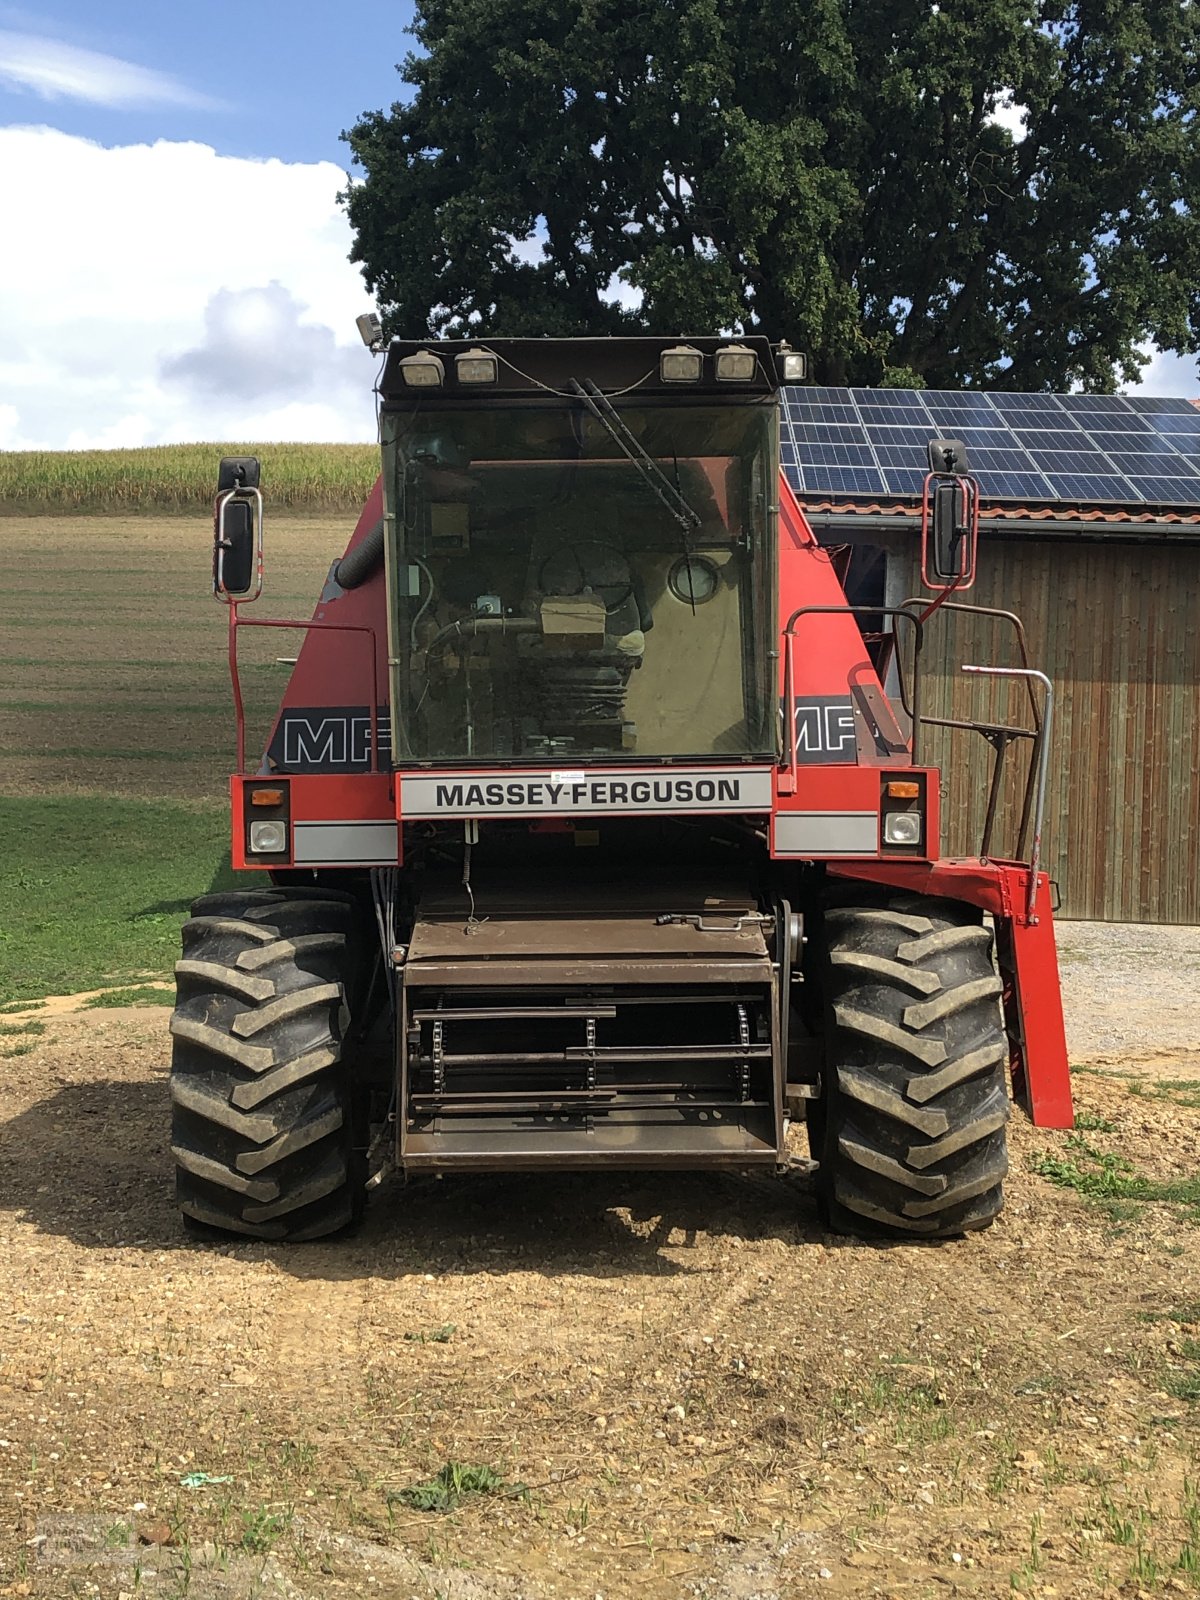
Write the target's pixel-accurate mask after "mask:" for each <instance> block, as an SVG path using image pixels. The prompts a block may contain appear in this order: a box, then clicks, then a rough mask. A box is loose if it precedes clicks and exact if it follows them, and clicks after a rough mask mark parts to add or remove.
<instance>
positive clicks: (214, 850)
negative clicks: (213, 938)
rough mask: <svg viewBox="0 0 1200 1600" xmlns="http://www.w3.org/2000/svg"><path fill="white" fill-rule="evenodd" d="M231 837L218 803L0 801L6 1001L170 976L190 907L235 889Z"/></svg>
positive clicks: (1, 978)
mask: <svg viewBox="0 0 1200 1600" xmlns="http://www.w3.org/2000/svg"><path fill="white" fill-rule="evenodd" d="M228 829H229V822H228V813H227V809H226V807H224V806H223V805H221V804H214V805H212V806H210V807H207V808H201V807H197V806H193V805H188V804H186V803H183V802H174V801H168V800H135V799H115V798H111V799H110V798H100V797H92V796H83V797H79V798H74V797H67V798H50V799H6V798H3V797H0V837H2V838H3V839H4V841H5V849H4V854H3V858H2V859H0V1004H10V1003H12V1002H17V1001H30V1000H37V999H40V998H41V997H42V996H44V995H51V994H76V993H78V992H79V991H81V990H86V989H101V988H109V987H112V986H114V985H122V986H131V987H141V986H143V985H144V984H145V982H146V980H148V979H151V980H152V979H159V978H162V979H166V978H168V977H169V975H170V971H171V966H172V963H173V962H174V960H175V958H176V955H177V954H178V944H179V926H180V924H181V923H182V921H183V920H184V917H185V916H186V914H187V909H188V905H189V902H190V901H191V900H193V899H194V898H195V897H196V896H197V895H199V894H203V893H205V892H206V891H207V890H208V889H210V888H212V887H219V886H221V885H225V884H230V883H232V882H233V881H234V880H233V874H232V873H231V872H230V871H229V869H228V866H227V861H228V836H229V835H228ZM238 877H239V880H244V881H245V883H246V884H247V886H249V885H250V884H252V883H254V882H256V881H258V879H257V876H256V875H254V874H239V875H238ZM121 1003H123V1004H124V1003H128V1002H125V1001H122V1002H121ZM16 1048H17V1049H23V1048H27V1046H26V1045H25V1044H24V1043H22V1044H21V1045H18V1046H17V1047H16Z"/></svg>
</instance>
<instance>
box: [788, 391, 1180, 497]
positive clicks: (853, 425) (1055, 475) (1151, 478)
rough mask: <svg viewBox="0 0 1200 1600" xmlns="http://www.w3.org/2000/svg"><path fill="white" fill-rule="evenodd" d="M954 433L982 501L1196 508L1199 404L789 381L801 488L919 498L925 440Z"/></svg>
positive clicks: (791, 460)
mask: <svg viewBox="0 0 1200 1600" xmlns="http://www.w3.org/2000/svg"><path fill="white" fill-rule="evenodd" d="M935 438H936V439H945V438H951V439H961V440H962V442H963V443H964V444H965V445H966V447H967V463H968V467H969V470H970V471H971V473H972V474H973V475H974V476H975V477H976V478H978V480H979V488H980V494H981V496H982V497H983V498H984V499H986V500H1021V501H1039V502H1043V501H1048V500H1067V501H1071V502H1072V503H1079V502H1083V503H1091V502H1098V503H1100V504H1111V503H1115V504H1119V505H1156V506H1173V505H1195V504H1200V409H1198V408H1197V407H1196V406H1193V405H1192V404H1191V402H1190V401H1188V400H1184V399H1158V398H1150V397H1143V396H1140V395H1092V394H1015V393H1014V394H1005V393H1001V392H996V393H991V394H982V393H978V392H972V391H961V390H932V389H923V390H914V389H831V388H817V387H813V388H787V389H785V390H784V391H783V442H782V449H783V466H784V470H785V471H786V473H787V476H788V480H789V481H790V483H791V485H792V487H793V488H794V489H795V490H796V491H797V492H798V493H799V494H802V495H809V496H811V495H813V494H820V495H871V496H883V497H887V498H903V499H906V500H911V499H912V498H913V497H914V496H918V497H919V496H920V493H921V485H922V483H923V481H924V478H925V473H926V472H927V470H928V466H927V462H928V451H927V447H928V444H929V441H930V439H935Z"/></svg>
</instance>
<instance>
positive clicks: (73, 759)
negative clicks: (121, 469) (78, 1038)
mask: <svg viewBox="0 0 1200 1600" xmlns="http://www.w3.org/2000/svg"><path fill="white" fill-rule="evenodd" d="M0 460H3V457H0ZM208 465H209V469H210V476H211V467H212V461H211V455H210V459H209V462H208ZM354 521H355V514H354V513H347V514H346V515H343V516H316V517H298V516H292V517H290V518H289V517H287V516H284V517H280V518H275V517H270V518H269V520H268V525H267V535H266V537H267V562H268V574H267V590H266V593H265V594H264V596H263V598H262V600H261V601H260V602H259V605H260V607H267V606H269V607H270V608H271V610H270V614H271V615H274V616H285V617H286V616H296V617H298V618H304V617H307V616H308V615H310V614H311V610H312V604H313V600H314V598H315V596H316V594H317V593H318V592H319V590H320V586H321V582H322V581H323V579H324V576H325V574H326V572H327V571H328V568H329V564H330V561H331V560H333V559H334V557H335V555H337V554H340V553H341V550H342V549H343V548H344V545H345V542H346V539H347V537H348V535H349V533H350V531H351V530H352V528H353V526H354ZM0 538H2V542H3V548H4V552H5V560H6V566H7V581H6V583H5V585H4V589H3V592H2V594H0V749H3V751H4V763H3V767H2V768H0V836H2V837H3V839H4V841H5V850H4V852H3V856H2V858H0V918H2V919H3V920H2V926H3V937H0V1004H2V1003H3V1002H4V1001H6V1000H13V999H19V998H23V997H25V996H26V995H29V994H32V993H34V992H38V989H39V985H48V986H50V987H49V988H47V987H42V988H41V990H40V992H42V993H46V992H55V993H61V992H65V991H66V990H68V989H91V988H95V987H98V986H99V985H100V983H101V982H102V981H103V980H104V979H106V978H111V979H112V981H113V982H123V981H125V980H126V979H131V980H132V979H134V978H136V977H137V975H138V974H143V975H144V974H145V973H146V972H147V971H154V972H156V973H157V974H158V975H159V976H161V975H162V974H163V973H165V972H168V971H169V969H170V964H171V961H172V960H173V955H174V945H175V940H176V932H177V927H178V922H179V920H180V917H181V915H182V912H183V909H184V902H185V901H186V900H187V899H189V898H190V897H192V896H194V895H196V894H199V893H203V892H204V891H205V890H206V889H207V888H209V886H210V884H212V883H213V882H215V881H219V875H220V873H221V872H222V870H223V863H224V861H225V857H226V854H227V835H228V823H227V816H226V795H227V778H228V774H229V772H230V771H231V770H232V767H233V751H234V743H233V733H234V721H233V709H232V701H231V698H230V686H229V674H228V670H227V665H226V634H227V626H226V624H227V614H226V611H225V608H224V606H223V605H221V604H219V603H218V602H217V601H216V600H214V598H213V595H212V592H211V581H210V563H211V549H212V545H211V540H212V534H211V517H210V516H207V515H205V514H204V513H203V512H201V513H199V514H198V515H196V516H194V517H178V516H163V515H156V516H154V517H145V518H136V519H124V518H119V517H66V516H52V517H40V516H39V517H21V518H18V517H7V518H4V519H2V520H0ZM300 637H301V636H300V635H299V634H298V633H297V634H296V635H290V634H287V633H275V632H274V630H249V632H248V634H247V635H246V636H245V640H244V643H243V646H242V655H243V662H244V671H243V690H244V692H245V694H246V696H247V710H248V713H249V727H250V746H249V747H251V748H252V747H253V741H254V739H255V738H257V739H258V740H259V741H260V743H261V740H262V738H263V737H264V736H265V734H266V731H267V729H268V727H269V724H270V720H271V715H272V712H273V709H274V706H275V704H276V703H277V701H278V698H279V695H280V692H281V690H282V687H283V684H284V682H285V681H286V677H287V668H286V667H285V666H281V665H279V664H278V662H277V659H276V658H277V656H279V655H286V654H288V653H293V654H294V649H295V645H296V644H298V642H299V640H300ZM164 907H168V908H169V909H164ZM146 908H150V909H146ZM154 908H157V909H154ZM139 913H141V914H140V915H139ZM154 919H157V920H154Z"/></svg>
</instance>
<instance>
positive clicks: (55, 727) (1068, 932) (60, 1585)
mask: <svg viewBox="0 0 1200 1600" xmlns="http://www.w3.org/2000/svg"><path fill="white" fill-rule="evenodd" d="M352 521H353V516H352V514H351V513H347V514H345V515H339V516H336V517H334V516H329V517H308V518H305V517H300V516H295V515H293V516H290V517H287V516H285V517H281V518H273V519H272V520H271V521H270V522H269V525H268V576H267V584H268V588H267V594H266V595H265V597H264V601H263V602H262V605H263V606H264V608H265V607H268V606H269V607H270V613H271V614H276V615H299V616H304V615H305V614H307V610H308V608H309V605H310V602H311V599H312V596H313V594H314V593H315V592H316V590H317V588H318V587H319V584H320V581H321V579H322V578H323V576H324V574H325V572H326V570H327V568H328V565H329V562H330V560H331V559H332V558H333V556H334V555H335V554H336V553H338V551H340V548H341V546H342V544H343V542H344V539H345V536H346V534H347V533H348V531H349V528H350V526H351V525H352ZM0 528H2V529H3V539H4V548H5V552H6V555H7V556H8V583H7V585H6V588H5V592H4V596H3V599H2V600H0V608H2V610H0V641H2V642H0V699H2V700H3V705H4V709H3V713H2V715H3V723H2V725H0V740H2V743H3V749H4V751H5V757H6V760H5V765H4V768H3V770H2V771H0V836H2V837H3V840H4V846H5V848H4V850H3V852H2V854H0V1129H2V1130H3V1132H2V1136H0V1330H2V1333H0V1595H3V1596H14V1597H22V1600H24V1597H34V1600H38V1597H49V1600H59V1597H67V1596H81V1597H82V1596H87V1595H100V1596H105V1597H110V1600H121V1597H122V1596H124V1597H126V1600H134V1597H135V1596H136V1597H137V1600H141V1597H142V1596H152V1597H154V1600H159V1597H162V1600H257V1597H262V1600H326V1597H331V1600H332V1597H335V1596H351V1595H353V1596H359V1595H363V1594H372V1595H376V1596H380V1597H382V1600H413V1597H420V1600H433V1597H435V1596H445V1597H447V1600H521V1597H529V1600H576V1597H582V1600H590V1597H593V1596H603V1597H605V1600H626V1597H629V1596H634V1595H636V1596H639V1597H641V1596H645V1597H647V1600H799V1597H809V1596H812V1595H828V1596H831V1597H836V1600H858V1597H860V1596H879V1597H904V1600H910V1597H911V1600H918V1597H920V1600H928V1597H933V1596H942V1595H946V1596H955V1595H961V1596H972V1597H975V1596H986V1597H998V1596H1002V1595H1011V1594H1013V1593H1019V1594H1023V1595H1028V1596H1033V1597H1042V1600H1069V1597H1075V1596H1105V1597H1115V1596H1120V1597H1128V1600H1140V1597H1141V1596H1143V1595H1150V1596H1156V1597H1157V1596H1159V1595H1162V1596H1166V1597H1169V1596H1172V1595H1176V1594H1182V1595H1185V1596H1186V1595H1187V1594H1200V1168H1198V1162H1197V1154H1196V1152H1197V1148H1198V1147H1200V1037H1198V1035H1200V1027H1198V1025H1197V1015H1196V1001H1195V994H1196V989H1197V980H1198V978H1200V930H1195V929H1187V928H1171V929H1122V928H1113V927H1100V926H1095V925H1084V924H1067V925H1065V926H1064V928H1063V930H1062V946H1063V971H1064V980H1065V985H1066V994H1067V1002H1068V1024H1069V1031H1070V1038H1071V1046H1072V1056H1073V1060H1074V1062H1075V1064H1076V1067H1077V1075H1076V1090H1077V1095H1078V1101H1079V1106H1080V1109H1081V1117H1080V1125H1079V1128H1078V1129H1077V1131H1076V1132H1075V1133H1073V1134H1063V1133H1054V1132H1046V1131H1040V1130H1035V1129H1032V1128H1030V1127H1029V1126H1028V1124H1027V1123H1026V1122H1025V1121H1024V1119H1023V1118H1022V1117H1021V1116H1019V1115H1018V1116H1017V1117H1016V1118H1015V1120H1014V1122H1013V1125H1012V1159H1013V1172H1012V1175H1011V1177H1010V1179H1009V1182H1008V1184H1007V1196H1008V1203H1007V1207H1006V1210H1005V1212H1004V1214H1003V1216H1002V1217H1001V1219H1000V1221H999V1222H998V1223H997V1225H996V1226H995V1227H994V1228H993V1229H992V1230H990V1231H989V1232H988V1233H986V1234H983V1235H980V1236H976V1237H972V1238H969V1239H965V1240H961V1241H955V1242H951V1243H948V1244H945V1245H941V1246H933V1247H928V1248H926V1247H921V1246H910V1245H907V1244H902V1245H890V1246H874V1245H868V1244H862V1243H856V1242H852V1241H848V1240H844V1239H839V1238H837V1237H834V1236H832V1235H829V1234H826V1233H824V1232H823V1230H822V1229H821V1227H820V1224H819V1222H818V1218H817V1214H816V1208H815V1204H814V1200H813V1197H812V1194H811V1192H810V1191H809V1189H808V1188H807V1187H806V1184H805V1181H804V1180H803V1179H800V1178H797V1179H794V1180H781V1181H766V1180H762V1179H755V1180H750V1179H745V1178H740V1177H736V1176H731V1177H722V1178H720V1179H712V1178H699V1177H698V1178H691V1177H687V1176H682V1177H681V1176H678V1175H661V1176H660V1175H653V1174H651V1175H644V1176H628V1175H615V1176H614V1175H611V1174H609V1175H606V1176H603V1177H600V1176H597V1177H596V1178H591V1177H585V1176H577V1177H570V1178H565V1177H564V1178H556V1179H545V1178H543V1179H538V1180H533V1179H530V1178H525V1177H520V1176H513V1177H507V1176H506V1177H488V1176H478V1177H474V1178H471V1179H461V1180H457V1181H455V1182H445V1183H437V1182H433V1181H422V1182H414V1183H411V1184H409V1185H407V1186H404V1185H402V1184H400V1183H399V1182H398V1181H396V1180H395V1179H394V1178H386V1179H385V1180H384V1182H383V1184H382V1185H381V1187H380V1188H379V1189H377V1190H376V1191H375V1193H374V1194H373V1197H372V1204H371V1206H370V1209H369V1211H368V1216H367V1221H366V1224H365V1226H364V1227H363V1229H362V1230H361V1232H360V1233H359V1234H358V1235H357V1236H356V1237H354V1238H353V1239H351V1240H348V1241H344V1242H339V1243H332V1244H321V1245H312V1246H300V1247H295V1248H293V1249H290V1250H289V1249H285V1248H281V1247H275V1246H269V1245H258V1244H245V1245H243V1244H231V1245H228V1246H225V1245H222V1246H218V1247H214V1246H211V1245H208V1246H206V1245H202V1244H199V1243H197V1242H195V1241H192V1240H189V1239H187V1238H186V1237H185V1236H184V1235H183V1234H182V1233H181V1231H180V1228H179V1224H178V1221H177V1218H176V1215H175V1210H174V1202H173V1196H172V1193H171V1176H170V1159H169V1155H168V1151H167V1143H168V1135H167V1100H166V1087H165V1074H166V1064H167V1057H168V1035H167V1020H168V1015H169V1014H168V1011H167V1009H166V1006H165V1005H164V1004H163V1000H164V998H165V997H166V996H167V993H168V991H167V990H166V988H165V987H164V984H165V980H166V979H167V975H168V973H169V967H170V962H171V960H172V959H173V956H174V952H175V944H176V939H177V929H178V925H179V922H180V921H181V920H182V917H183V915H184V911H185V908H186V905H187V903H188V901H189V900H190V899H191V897H192V896H193V895H195V894H197V893H200V892H203V891H204V890H205V889H207V888H208V887H209V886H210V885H211V884H212V883H214V882H220V881H223V879H224V877H225V875H226V874H227V872H228V867H227V855H226V823H225V816H224V787H225V777H226V774H227V772H228V770H229V767H230V765H231V759H232V756H231V752H232V728H233V723H232V716H231V713H230V711H229V690H228V682H227V677H226V672H225V628H224V624H225V616H224V612H223V610H222V608H221V607H219V606H218V605H217V604H216V603H215V602H214V601H213V599H212V597H211V595H210V593H209V587H208V561H209V537H210V535H209V529H208V525H207V519H206V517H205V515H204V513H203V511H202V510H201V511H200V512H198V513H197V514H196V515H195V516H194V517H186V518H184V517H167V516H162V515H157V514H156V515H153V516H144V517H138V518H135V519H121V518H117V517H86V518H85V517H64V516H59V515H55V516H39V517H23V518H15V517H10V518H7V519H6V520H5V521H4V522H3V523H0ZM283 637H284V638H285V639H289V637H290V636H287V635H284V636H283ZM277 652H278V653H279V654H287V653H294V652H291V651H290V650H289V647H288V645H282V644H280V642H279V641H278V640H273V641H271V642H270V643H267V642H266V641H265V639H264V642H263V648H262V651H261V652H260V654H259V655H257V656H255V655H254V653H253V651H249V652H248V656H249V662H248V669H247V682H248V685H249V688H250V692H251V695H252V698H253V700H254V702H255V704H256V706H257V723H256V726H257V727H258V728H259V729H262V728H263V727H264V726H265V724H266V722H267V720H268V718H269V714H270V708H271V706H272V705H273V703H274V700H275V697H276V695H277V693H278V690H279V687H280V686H281V684H282V680H283V676H284V673H285V671H286V668H284V667H282V666H280V665H278V664H277V662H276V660H275V655H276V653H277ZM797 1153H798V1154H803V1153H804V1140H803V1136H802V1135H801V1136H799V1137H798V1139H797Z"/></svg>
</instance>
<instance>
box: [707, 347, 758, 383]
mask: <svg viewBox="0 0 1200 1600" xmlns="http://www.w3.org/2000/svg"><path fill="white" fill-rule="evenodd" d="M757 362H758V358H757V356H756V355H755V354H754V351H753V350H748V349H747V348H746V346H745V345H744V344H727V345H725V346H724V347H723V348H722V349H720V350H718V351H717V360H716V370H717V379H718V381H719V382H721V383H746V382H748V381H749V379H751V378H752V377H753V376H754V369H755V366H756V365H757Z"/></svg>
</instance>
